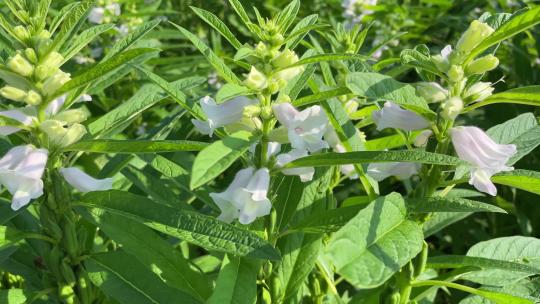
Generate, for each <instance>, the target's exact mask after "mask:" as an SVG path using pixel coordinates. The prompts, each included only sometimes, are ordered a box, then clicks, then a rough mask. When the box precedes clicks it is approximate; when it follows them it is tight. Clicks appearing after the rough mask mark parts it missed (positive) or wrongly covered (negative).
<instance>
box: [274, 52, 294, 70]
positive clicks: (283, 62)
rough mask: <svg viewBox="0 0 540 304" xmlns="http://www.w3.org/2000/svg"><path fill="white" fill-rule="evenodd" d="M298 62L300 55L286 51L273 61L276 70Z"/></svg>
mask: <svg viewBox="0 0 540 304" xmlns="http://www.w3.org/2000/svg"><path fill="white" fill-rule="evenodd" d="M296 62H298V55H296V53H295V52H293V51H291V50H289V49H286V50H284V51H283V52H281V54H279V56H277V57H276V58H274V60H272V65H273V66H274V67H276V68H284V67H288V66H290V65H292V64H294V63H296Z"/></svg>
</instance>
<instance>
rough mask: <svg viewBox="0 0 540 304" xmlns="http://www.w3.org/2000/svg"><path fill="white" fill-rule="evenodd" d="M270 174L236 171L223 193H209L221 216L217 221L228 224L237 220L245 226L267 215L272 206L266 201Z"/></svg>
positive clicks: (260, 171) (261, 171) (258, 171)
mask: <svg viewBox="0 0 540 304" xmlns="http://www.w3.org/2000/svg"><path fill="white" fill-rule="evenodd" d="M269 186H270V173H269V171H268V169H266V168H261V169H258V170H257V171H255V169H254V168H251V167H250V168H246V169H242V170H240V171H238V173H236V176H235V177H234V180H233V181H232V183H231V184H230V185H229V187H227V189H226V190H225V191H224V192H221V193H210V197H211V198H212V199H213V200H214V202H215V203H216V204H217V205H218V207H219V209H220V210H221V214H220V216H219V217H218V219H219V220H222V221H224V222H227V223H230V222H232V221H234V220H235V219H236V218H238V220H239V222H240V223H241V224H244V225H247V224H250V223H252V222H253V221H255V219H256V218H258V217H262V216H265V215H268V214H269V213H270V209H271V208H272V204H271V203H270V200H269V199H268V197H267V195H268V187H269Z"/></svg>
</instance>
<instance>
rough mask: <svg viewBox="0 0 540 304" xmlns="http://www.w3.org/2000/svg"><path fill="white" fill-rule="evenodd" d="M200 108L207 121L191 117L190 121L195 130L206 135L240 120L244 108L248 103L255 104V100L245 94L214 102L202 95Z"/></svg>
mask: <svg viewBox="0 0 540 304" xmlns="http://www.w3.org/2000/svg"><path fill="white" fill-rule="evenodd" d="M200 103H201V107H202V110H203V112H204V114H205V115H206V117H207V118H208V120H207V121H202V120H198V119H192V120H191V122H192V123H193V124H194V125H195V127H196V128H197V130H198V131H199V132H200V133H202V134H206V135H210V136H212V134H213V133H214V130H215V129H217V128H221V127H224V126H226V125H229V124H233V123H236V122H239V121H240V120H242V117H243V113H244V108H245V107H246V106H249V105H253V104H256V103H257V101H256V100H253V99H249V98H247V97H245V96H240V97H236V98H234V99H231V100H230V101H227V102H224V103H221V104H216V102H215V101H214V99H212V98H211V97H210V96H206V97H203V98H202V99H201V100H200Z"/></svg>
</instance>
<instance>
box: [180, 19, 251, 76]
mask: <svg viewBox="0 0 540 304" xmlns="http://www.w3.org/2000/svg"><path fill="white" fill-rule="evenodd" d="M171 24H172V25H174V26H175V27H176V28H177V29H178V30H179V31H180V32H181V33H182V35H184V36H185V37H186V38H188V39H189V40H190V41H191V43H193V45H194V46H195V47H196V48H197V49H198V50H199V51H200V52H201V53H202V54H203V55H204V57H206V60H208V62H209V63H210V64H211V65H212V66H213V67H214V69H216V72H217V73H218V75H219V76H221V77H222V78H223V79H225V80H226V81H227V82H230V83H234V84H238V85H240V84H242V82H241V81H240V79H238V77H236V75H235V74H234V72H233V71H232V70H231V69H230V68H229V66H228V65H226V64H225V63H224V62H223V60H221V59H220V58H219V57H218V56H217V55H216V54H215V53H214V52H213V51H212V50H211V49H210V48H209V47H208V46H207V45H206V44H205V43H204V42H203V41H202V40H201V39H199V37H197V36H196V35H194V34H192V33H191V32H190V31H188V30H186V29H185V28H183V27H181V26H179V25H177V24H174V23H171Z"/></svg>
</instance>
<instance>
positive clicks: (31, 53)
mask: <svg viewBox="0 0 540 304" xmlns="http://www.w3.org/2000/svg"><path fill="white" fill-rule="evenodd" d="M24 55H25V56H26V58H27V59H28V60H30V62H32V63H36V62H37V61H38V58H37V54H36V51H34V49H31V48H27V49H26V50H24Z"/></svg>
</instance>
